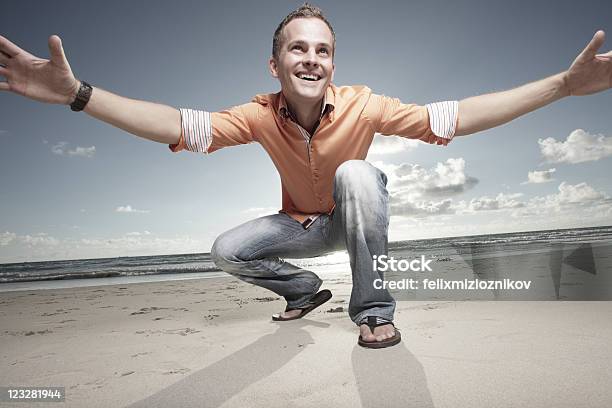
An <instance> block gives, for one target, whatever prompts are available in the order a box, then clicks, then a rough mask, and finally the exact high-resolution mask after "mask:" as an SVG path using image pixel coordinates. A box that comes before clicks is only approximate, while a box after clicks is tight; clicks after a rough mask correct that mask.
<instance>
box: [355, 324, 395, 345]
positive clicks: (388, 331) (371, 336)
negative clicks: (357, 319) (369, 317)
mask: <svg viewBox="0 0 612 408" xmlns="http://www.w3.org/2000/svg"><path fill="white" fill-rule="evenodd" d="M359 334H360V335H361V338H362V339H363V340H364V341H383V340H385V339H389V338H391V337H393V336H395V327H393V325H392V324H390V323H389V324H385V325H382V326H378V327H375V328H374V333H372V332H371V331H370V328H369V327H368V325H367V324H362V325H361V326H359Z"/></svg>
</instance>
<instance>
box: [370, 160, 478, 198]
mask: <svg viewBox="0 0 612 408" xmlns="http://www.w3.org/2000/svg"><path fill="white" fill-rule="evenodd" d="M373 164H374V165H375V166H376V167H378V168H379V169H381V170H382V171H384V172H385V174H386V175H387V177H388V183H387V188H388V189H389V192H391V193H395V194H401V195H402V196H404V197H407V196H409V197H413V198H420V197H447V196H449V195H456V194H459V193H462V192H464V191H466V190H468V189H470V188H472V187H473V186H475V185H476V184H477V183H478V180H477V179H476V178H474V177H471V176H468V175H466V174H465V160H464V159H463V158H458V159H452V158H451V159H448V160H446V162H444V163H437V164H436V167H435V168H433V169H425V168H423V167H421V166H419V165H418V164H408V163H403V164H400V165H395V164H385V163H383V162H374V163H373Z"/></svg>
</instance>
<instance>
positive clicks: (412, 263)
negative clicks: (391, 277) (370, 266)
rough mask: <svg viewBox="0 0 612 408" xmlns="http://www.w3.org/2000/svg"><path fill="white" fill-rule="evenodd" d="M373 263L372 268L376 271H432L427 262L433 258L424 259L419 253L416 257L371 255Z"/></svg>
mask: <svg viewBox="0 0 612 408" xmlns="http://www.w3.org/2000/svg"><path fill="white" fill-rule="evenodd" d="M372 259H373V263H374V270H375V271H378V272H387V271H393V272H395V271H400V272H406V271H413V272H426V271H427V272H432V270H431V268H430V267H429V264H430V263H431V261H432V260H433V259H427V260H425V255H421V257H420V258H417V259H412V260H408V259H399V260H397V259H395V258H393V257H392V256H391V257H389V256H387V255H380V256H379V255H373V256H372Z"/></svg>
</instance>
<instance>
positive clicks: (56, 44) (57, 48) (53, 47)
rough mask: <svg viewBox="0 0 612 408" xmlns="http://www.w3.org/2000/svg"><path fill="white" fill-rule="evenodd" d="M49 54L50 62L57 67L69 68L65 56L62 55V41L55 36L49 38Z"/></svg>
mask: <svg viewBox="0 0 612 408" xmlns="http://www.w3.org/2000/svg"><path fill="white" fill-rule="evenodd" d="M49 54H50V55H51V61H52V62H54V63H55V64H57V65H59V66H64V67H68V68H69V67H70V65H69V64H68V60H67V59H66V54H64V48H63V47H62V39H61V38H59V37H58V36H57V35H52V36H51V37H49Z"/></svg>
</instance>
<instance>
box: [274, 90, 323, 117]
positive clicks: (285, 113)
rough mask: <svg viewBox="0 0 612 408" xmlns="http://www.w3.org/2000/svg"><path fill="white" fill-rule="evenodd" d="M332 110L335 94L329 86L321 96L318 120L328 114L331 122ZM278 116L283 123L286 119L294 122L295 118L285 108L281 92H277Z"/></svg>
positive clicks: (285, 101) (285, 102) (285, 104)
mask: <svg viewBox="0 0 612 408" xmlns="http://www.w3.org/2000/svg"><path fill="white" fill-rule="evenodd" d="M334 108H335V94H334V91H333V89H332V87H331V84H330V85H329V86H328V87H327V90H326V91H325V94H324V95H323V105H322V108H321V116H320V118H319V119H323V116H325V114H326V113H329V119H330V121H333V119H334V118H333V111H334ZM278 114H279V116H280V117H281V118H282V119H283V121H285V120H287V119H291V120H293V121H294V122H295V118H294V117H293V115H292V114H291V112H290V111H289V108H288V107H287V100H286V99H285V96H284V95H283V92H282V91H281V92H279V103H278Z"/></svg>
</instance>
